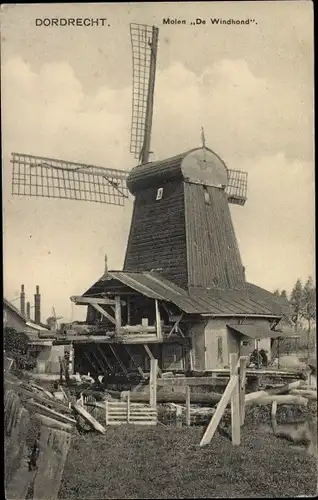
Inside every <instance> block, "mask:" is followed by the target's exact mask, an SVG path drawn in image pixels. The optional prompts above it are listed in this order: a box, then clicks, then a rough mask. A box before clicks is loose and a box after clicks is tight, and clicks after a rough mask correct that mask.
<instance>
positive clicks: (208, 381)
mask: <svg viewBox="0 0 318 500" xmlns="http://www.w3.org/2000/svg"><path fill="white" fill-rule="evenodd" d="M228 382H229V378H228V377H218V378H216V377H162V378H160V379H159V380H158V387H169V386H174V387H187V386H192V387H200V386H202V385H209V386H212V387H226V385H227V384H228Z"/></svg>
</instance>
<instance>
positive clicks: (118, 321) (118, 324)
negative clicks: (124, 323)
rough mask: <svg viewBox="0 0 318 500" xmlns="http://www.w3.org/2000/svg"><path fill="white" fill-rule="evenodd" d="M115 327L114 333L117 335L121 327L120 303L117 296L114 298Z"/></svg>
mask: <svg viewBox="0 0 318 500" xmlns="http://www.w3.org/2000/svg"><path fill="white" fill-rule="evenodd" d="M115 325H116V331H117V333H119V329H120V327H121V303H120V297H119V296H118V295H116V296H115Z"/></svg>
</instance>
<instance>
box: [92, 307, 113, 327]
mask: <svg viewBox="0 0 318 500" xmlns="http://www.w3.org/2000/svg"><path fill="white" fill-rule="evenodd" d="M92 306H93V307H94V309H96V311H98V312H99V313H101V315H102V316H105V318H107V319H108V320H109V321H110V322H111V323H113V324H114V325H116V319H115V318H114V317H113V316H111V314H109V313H108V312H106V311H105V309H103V308H102V307H101V306H100V305H98V304H92Z"/></svg>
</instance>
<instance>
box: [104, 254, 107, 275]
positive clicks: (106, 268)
mask: <svg viewBox="0 0 318 500" xmlns="http://www.w3.org/2000/svg"><path fill="white" fill-rule="evenodd" d="M104 273H105V275H106V274H107V273H108V257H107V253H105V271H104Z"/></svg>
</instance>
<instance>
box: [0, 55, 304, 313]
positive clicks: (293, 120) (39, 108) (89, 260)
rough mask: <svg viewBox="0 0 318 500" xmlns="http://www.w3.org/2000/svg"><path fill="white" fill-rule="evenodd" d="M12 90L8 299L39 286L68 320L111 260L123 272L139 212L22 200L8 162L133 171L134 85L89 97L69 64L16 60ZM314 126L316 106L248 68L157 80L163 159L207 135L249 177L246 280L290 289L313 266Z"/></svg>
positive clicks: (7, 133)
mask: <svg viewBox="0 0 318 500" xmlns="http://www.w3.org/2000/svg"><path fill="white" fill-rule="evenodd" d="M2 92H3V103H2V113H3V147H4V174H3V175H4V202H5V206H4V208H5V217H4V229H5V241H4V247H5V259H4V260H5V269H6V271H5V287H6V288H7V289H8V291H7V292H6V293H8V294H9V295H10V294H11V296H12V295H14V293H15V290H17V289H19V286H20V282H21V281H22V280H23V281H25V282H26V284H27V285H28V287H29V288H34V286H35V281H39V280H40V281H41V282H40V283H39V284H40V285H41V289H42V292H43V302H45V303H46V304H47V305H46V306H44V307H46V310H45V313H46V314H47V315H49V314H50V307H51V303H52V304H53V303H54V305H55V306H56V307H57V310H58V314H62V315H64V316H67V315H69V307H70V306H69V305H68V297H69V296H70V295H73V294H75V293H82V292H83V291H84V290H85V288H86V287H88V286H89V285H90V284H91V282H92V281H93V280H94V279H95V278H96V279H97V278H98V277H99V275H100V274H101V273H102V271H103V269H102V267H103V260H104V253H105V252H106V251H107V253H108V257H109V263H110V266H111V267H113V268H116V267H117V268H119V267H121V265H122V261H123V257H124V251H125V245H126V240H127V235H128V230H129V222H130V217H131V208H132V205H131V203H130V204H128V205H127V206H126V207H125V208H124V209H120V208H117V207H112V206H104V205H99V204H88V203H87V204H84V203H75V202H68V201H63V200H61V201H59V202H56V201H54V200H39V199H32V200H28V199H26V198H25V199H23V198H21V199H19V198H12V197H11V195H10V168H9V155H10V152H11V151H17V152H25V153H30V154H37V155H43V156H50V157H56V158H62V159H66V160H70V161H72V160H73V161H81V162H87V163H91V164H99V165H103V166H105V167H113V168H121V169H130V168H131V167H132V166H134V164H135V160H134V159H133V158H132V156H131V155H130V153H129V141H130V122H131V87H130V86H129V85H127V86H126V87H123V88H118V89H116V88H112V87H111V86H110V85H106V86H103V87H101V88H99V89H98V90H97V91H96V92H91V93H87V92H86V93H85V92H84V91H83V87H82V85H81V83H80V82H79V80H78V78H77V77H76V75H75V73H74V71H73V69H72V67H71V66H70V65H69V64H66V63H64V62H61V61H56V62H54V63H47V64H44V65H43V66H42V67H41V68H40V69H39V70H38V71H37V72H36V71H34V69H33V68H31V67H30V66H29V65H28V64H27V63H26V62H25V61H23V60H22V59H20V58H18V57H17V58H15V59H11V60H9V61H8V62H7V63H6V64H5V65H4V67H3V70H2ZM311 124H312V96H310V95H307V94H306V95H304V93H303V92H302V88H301V86H298V87H297V88H296V87H293V86H292V85H289V84H288V82H287V84H286V81H279V80H274V79H265V78H263V77H259V76H256V75H254V74H253V73H252V72H251V70H250V68H249V66H248V64H247V62H246V61H245V60H228V59H227V60H222V61H217V62H216V63H215V64H214V65H213V66H211V67H208V68H206V69H205V70H204V71H203V72H202V73H201V74H200V75H196V74H195V73H193V72H191V71H190V70H189V69H187V68H186V67H185V66H183V65H182V64H181V63H174V64H172V65H171V66H170V67H168V68H167V69H165V70H162V71H158V75H157V80H156V95H155V109H154V123H153V137H152V149H153V151H154V158H158V159H159V158H164V157H167V156H170V155H173V154H177V153H179V152H181V151H183V150H187V149H191V148H193V147H196V146H200V137H201V134H200V129H201V125H204V128H205V135H206V140H207V144H208V146H209V147H211V148H212V149H214V150H215V151H216V153H218V154H219V155H221V156H222V157H223V158H224V160H225V161H226V163H227V165H228V167H229V168H234V169H242V170H247V171H248V172H249V201H248V202H247V204H246V206H245V207H243V208H241V207H233V209H232V212H233V219H234V223H235V227H236V232H237V236H238V239H239V243H240V248H241V251H242V256H243V260H244V264H245V265H246V267H247V271H248V278H249V279H250V280H252V281H254V282H256V283H259V284H261V285H262V284H263V285H264V286H267V287H268V288H271V289H273V288H276V287H284V288H288V287H289V288H290V287H291V286H292V284H293V282H294V281H295V280H296V278H297V277H298V275H302V276H304V277H306V275H307V274H309V273H310V272H311V269H312V266H313V259H312V255H313V166H312V125H311ZM114 221H116V223H115V222H114ZM31 262H32V265H31ZM44 297H45V299H44ZM9 298H10V297H9Z"/></svg>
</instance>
